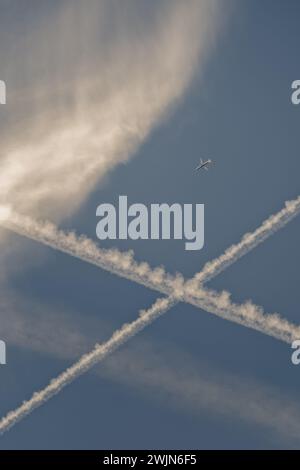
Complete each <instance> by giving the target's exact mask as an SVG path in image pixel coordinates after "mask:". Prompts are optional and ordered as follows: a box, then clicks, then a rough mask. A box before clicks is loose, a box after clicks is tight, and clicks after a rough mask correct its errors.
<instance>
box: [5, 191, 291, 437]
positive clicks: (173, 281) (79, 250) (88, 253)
mask: <svg viewBox="0 0 300 470" xmlns="http://www.w3.org/2000/svg"><path fill="white" fill-rule="evenodd" d="M298 199H299V198H298ZM298 199H297V200H296V201H298ZM286 209H287V211H288V212H290V215H292V214H293V213H294V212H295V213H296V212H297V211H298V205H297V204H295V203H294V202H289V203H286ZM281 213H282V212H281ZM290 219H291V217H290V218H289V220H290ZM269 220H273V224H269V232H268V233H269V234H271V233H273V232H274V230H276V226H277V225H276V224H277V223H280V226H282V225H283V223H282V218H280V217H278V218H276V216H273V218H271V219H269ZM0 222H1V224H2V225H4V226H5V227H6V228H9V229H10V230H13V231H15V232H17V233H19V234H21V235H24V236H27V237H29V238H32V239H34V240H37V241H39V242H42V243H45V244H46V245H49V246H51V247H53V248H55V249H59V250H61V251H64V252H66V253H69V254H71V255H74V256H77V257H78V258H81V259H84V260H86V261H90V262H92V263H93V264H96V265H98V266H101V267H103V268H104V269H106V270H109V271H111V272H114V273H116V274H118V275H121V276H123V277H126V278H129V279H132V280H135V281H137V282H140V283H142V284H144V285H147V286H148V287H152V288H154V289H156V290H159V291H161V292H164V293H169V292H165V291H169V289H170V288H171V293H170V295H169V297H168V298H164V299H158V300H157V301H156V302H155V303H154V304H153V306H152V307H151V308H150V309H149V310H147V311H142V312H141V314H140V316H139V318H138V319H137V320H135V321H133V322H132V323H130V324H125V325H123V327H122V328H121V329H120V330H117V331H116V332H115V333H114V334H113V335H112V337H111V338H110V339H109V340H108V341H107V342H106V343H103V344H102V345H98V344H97V345H96V346H95V348H94V349H93V350H92V351H91V352H90V353H88V354H85V355H84V356H82V357H81V359H79V361H78V362H76V363H75V364H74V365H73V366H71V367H70V368H68V369H67V370H66V371H65V372H63V373H62V374H60V375H59V376H58V377H57V378H56V379H54V380H52V381H51V382H50V384H49V385H48V386H47V387H46V388H44V389H43V390H41V391H39V392H36V393H34V394H33V396H32V398H31V399H30V400H28V401H25V402H24V403H23V404H22V405H21V406H20V407H19V408H17V409H16V410H14V411H11V412H10V413H8V414H7V415H6V416H5V417H4V418H2V420H1V421H0V432H2V433H3V432H5V431H7V430H8V429H9V428H10V427H12V426H13V425H14V424H16V423H17V422H18V421H20V420H21V419H22V418H24V417H25V416H26V415H27V414H29V413H31V412H32V411H33V410H34V409H35V408H37V407H38V406H40V405H42V404H43V403H44V402H45V401H47V400H48V399H50V398H51V397H52V396H54V395H55V394H56V393H58V392H59V391H60V390H61V389H62V388H63V387H65V386H66V385H68V384H69V383H70V382H72V381H73V380H75V379H76V378H77V377H78V376H80V375H81V374H83V373H84V372H85V371H87V370H88V369H90V368H91V367H92V366H93V365H94V364H96V363H97V362H99V361H101V360H102V359H104V358H105V357H106V356H107V355H108V354H110V353H111V352H113V351H115V350H116V349H117V348H118V347H119V346H121V345H122V344H124V343H125V342H126V341H127V340H128V339H130V338H131V337H132V336H134V335H135V334H137V333H138V332H139V331H141V330H142V329H143V328H145V327H146V326H147V325H149V324H150V323H152V322H153V321H154V320H155V319H156V318H158V317H159V316H160V315H162V314H163V313H165V312H167V311H168V310H169V309H170V308H171V307H172V306H174V305H175V304H176V303H178V302H179V301H180V300H184V301H186V302H189V303H191V304H193V305H196V306H198V307H200V308H203V309H204V310H206V311H208V312H210V313H214V314H215V315H218V316H220V317H222V318H225V319H227V320H230V321H234V322H236V323H240V324H242V325H244V326H247V327H250V328H253V329H255V330H258V331H261V332H262V333H265V334H267V335H270V336H273V337H274V338H277V339H279V340H282V341H285V342H287V343H289V342H291V341H292V340H293V339H294V338H296V337H299V335H300V327H298V326H295V325H293V324H291V323H289V322H288V321H287V320H284V319H282V318H281V317H280V316H279V315H278V314H272V315H266V314H264V313H263V310H262V309H261V308H260V307H257V306H255V305H253V304H252V303H250V302H247V303H246V304H244V305H237V304H234V303H232V302H231V301H230V295H229V294H228V293H227V292H223V293H221V294H219V293H216V292H214V291H211V290H207V289H203V288H201V287H200V288H199V289H196V290H195V283H194V282H189V281H188V282H187V283H184V281H183V278H182V277H175V278H174V277H171V276H169V275H167V274H166V273H165V272H164V270H163V269H161V268H159V270H154V271H153V270H151V268H150V267H149V265H148V264H146V263H141V264H138V263H136V262H135V261H134V260H133V258H132V254H129V255H128V254H125V255H124V254H122V253H120V252H118V251H116V250H100V249H99V248H97V247H96V245H95V244H93V242H91V241H90V240H87V239H86V238H81V239H78V238H76V236H75V234H74V233H71V234H65V233H64V232H62V231H59V230H58V229H57V228H56V227H55V226H54V225H53V224H49V223H46V224H40V223H38V222H36V221H34V220H32V219H31V218H29V217H25V216H20V215H16V214H15V213H13V212H12V211H11V210H10V209H9V208H8V207H3V206H2V208H1V209H0ZM265 232H266V230H265V231H264V237H263V238H262V237H261V233H260V231H259V230H258V231H256V233H259V236H258V238H259V240H262V239H265V238H266V237H267V235H266V233H265ZM248 237H250V235H248ZM254 246H256V245H254V243H252V244H249V249H251V248H252V247H254ZM238 252H240V256H242V255H243V254H245V253H246V250H245V249H244V248H243V249H241V250H240V251H239V250H236V251H235V252H234V257H235V258H234V259H235V260H236V259H237V253H238ZM110 255H113V258H112V259H111V258H110ZM124 256H125V258H124ZM119 261H121V264H120V265H121V267H120V266H118V265H116V264H115V263H116V262H117V263H118V262H119ZM228 264H229V263H227V264H226V263H225V264H223V266H224V269H225V267H226V266H227V265H228ZM141 267H142V269H141ZM219 269H220V268H219ZM218 272H220V270H218ZM126 273H127V274H128V275H126ZM211 277H212V275H211Z"/></svg>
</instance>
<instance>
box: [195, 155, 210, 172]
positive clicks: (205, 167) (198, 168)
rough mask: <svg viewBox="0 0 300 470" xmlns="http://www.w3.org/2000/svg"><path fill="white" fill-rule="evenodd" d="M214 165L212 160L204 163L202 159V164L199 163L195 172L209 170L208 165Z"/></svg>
mask: <svg viewBox="0 0 300 470" xmlns="http://www.w3.org/2000/svg"><path fill="white" fill-rule="evenodd" d="M212 163H213V161H212V160H210V159H209V160H206V161H205V162H204V161H203V160H202V158H201V160H200V163H199V165H198V166H197V168H195V170H196V171H197V170H202V169H204V170H208V165H211V164H212Z"/></svg>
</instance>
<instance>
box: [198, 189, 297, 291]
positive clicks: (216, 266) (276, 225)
mask: <svg viewBox="0 0 300 470" xmlns="http://www.w3.org/2000/svg"><path fill="white" fill-rule="evenodd" d="M299 212H300V196H299V197H298V198H297V199H294V200H293V201H287V202H286V203H285V207H284V208H283V209H281V211H279V212H278V213H277V214H274V215H271V216H270V217H269V218H268V219H266V220H265V221H264V222H263V223H262V225H261V226H260V227H258V229H257V230H255V231H254V232H252V233H246V234H245V235H244V236H243V238H242V240H241V241H240V242H239V243H237V244H236V245H232V246H231V247H229V248H228V249H227V250H226V251H225V253H224V254H223V255H221V256H219V257H218V258H216V259H214V260H212V261H209V262H208V263H206V265H205V266H204V268H203V270H202V271H201V272H200V273H198V274H196V275H195V276H194V280H195V281H196V282H198V283H203V282H208V281H209V280H210V279H212V278H213V277H215V276H216V275H217V274H219V273H220V272H222V271H223V270H224V269H226V268H227V267H228V266H230V265H231V264H233V263H234V262H235V261H236V260H237V259H239V258H240V257H241V256H243V255H244V254H246V253H248V252H249V251H250V250H252V249H253V248H255V247H256V246H257V245H259V244H260V243H262V242H263V241H264V240H266V239H267V238H268V237H270V236H271V235H272V234H273V233H274V232H276V231H277V230H279V229H281V228H282V227H284V226H285V225H286V224H288V223H289V222H290V221H291V220H292V219H294V217H296V216H297V215H298V214H299Z"/></svg>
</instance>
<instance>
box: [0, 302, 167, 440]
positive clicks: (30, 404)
mask: <svg viewBox="0 0 300 470" xmlns="http://www.w3.org/2000/svg"><path fill="white" fill-rule="evenodd" d="M175 303H176V299H175V298H170V297H168V298H165V299H158V300H157V301H156V302H155V303H154V304H153V305H152V307H151V308H150V309H148V310H145V311H141V312H140V315H139V317H138V318H137V319H136V320H135V321H133V322H132V323H129V324H126V323H125V324H124V325H123V326H122V327H121V328H120V329H119V330H117V331H115V332H114V333H113V335H112V336H111V338H110V339H109V340H108V341H106V342H105V343H102V344H96V345H95V347H94V349H93V350H92V351H91V352H89V353H88V354H84V355H83V356H82V357H81V358H80V359H79V361H77V362H75V364H73V365H72V366H71V367H69V368H68V369H67V370H65V371H64V372H63V373H62V374H60V375H59V376H58V377H56V378H55V379H53V380H51V382H50V383H49V384H48V385H47V387H45V388H44V389H43V390H40V391H38V392H35V393H34V394H33V395H32V398H31V399H30V400H28V401H24V402H23V403H22V405H21V406H20V407H19V408H17V409H15V410H14V411H11V412H10V413H8V414H7V415H6V416H5V417H4V418H2V419H1V420H0V433H4V432H5V431H8V430H9V429H10V428H11V427H12V426H14V425H15V424H16V423H18V422H19V421H20V420H21V419H23V418H25V416H27V415H28V414H29V413H31V412H32V411H33V410H35V409H36V408H38V407H39V406H41V405H42V404H43V403H45V402H46V401H47V400H49V399H50V398H52V397H53V396H54V395H56V394H57V393H59V392H60V391H61V390H62V389H63V388H64V387H65V386H66V385H68V384H70V383H71V382H73V380H75V379H76V378H77V377H79V376H80V375H82V374H84V373H85V372H86V371H88V370H89V369H90V368H91V367H93V366H94V365H95V364H97V363H98V362H100V361H102V360H103V359H104V358H106V357H107V356H108V355H109V354H111V353H112V352H114V351H115V350H116V349H117V348H118V347H120V346H121V345H122V344H124V343H126V342H127V341H128V340H129V339H130V338H131V337H132V336H134V335H136V334H137V333H138V332H139V331H141V330H143V329H144V328H145V327H146V326H147V325H149V324H150V323H152V322H153V321H154V320H155V319H156V318H158V317H159V316H160V315H162V314H163V313H164V312H166V311H167V310H169V309H170V308H171V307H172V306H173V305H174V304H175Z"/></svg>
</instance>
